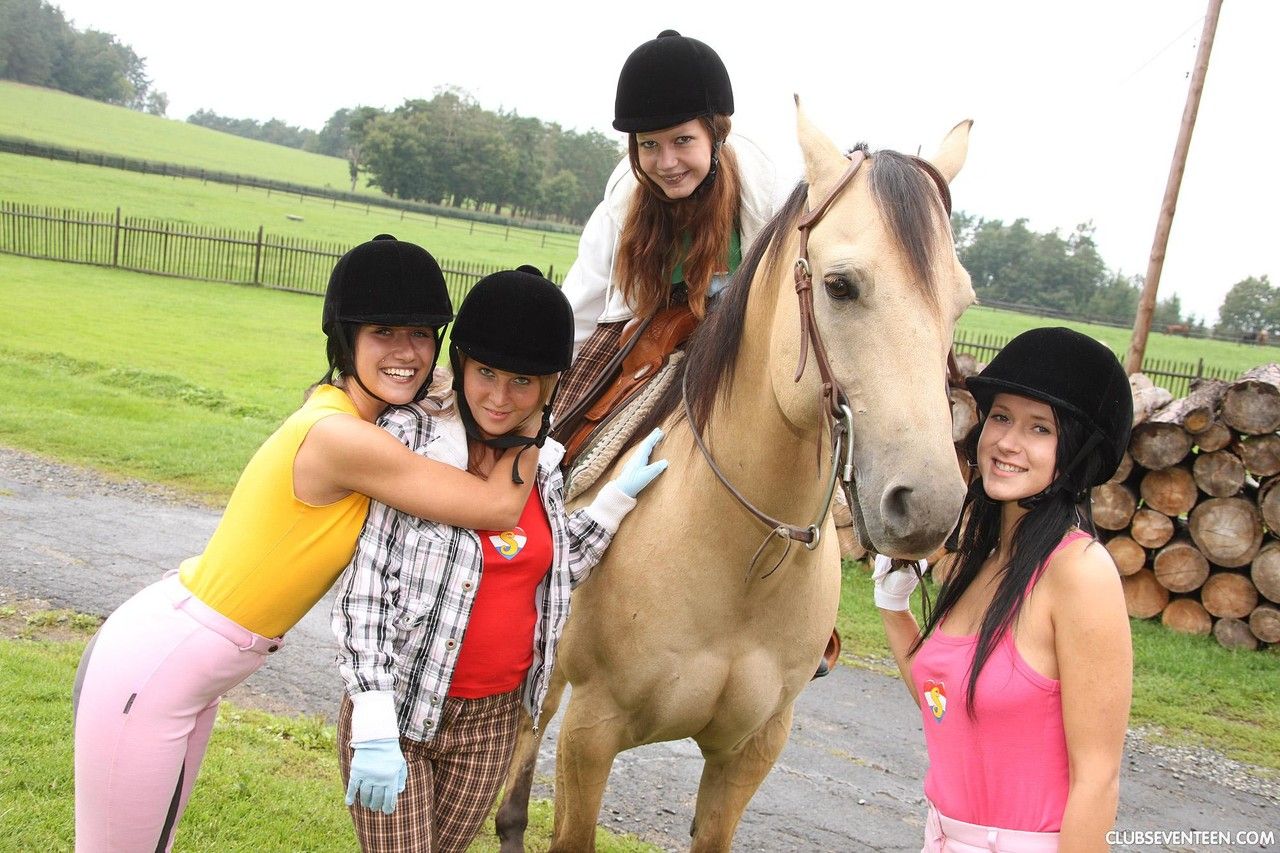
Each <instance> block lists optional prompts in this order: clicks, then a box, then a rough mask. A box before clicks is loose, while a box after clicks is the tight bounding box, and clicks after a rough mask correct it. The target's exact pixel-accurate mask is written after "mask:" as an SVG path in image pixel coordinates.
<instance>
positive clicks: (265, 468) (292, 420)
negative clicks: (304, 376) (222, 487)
mask: <svg viewBox="0 0 1280 853" xmlns="http://www.w3.org/2000/svg"><path fill="white" fill-rule="evenodd" d="M335 414H348V415H355V416H356V417H359V415H358V413H357V412H356V408H355V406H354V405H352V403H351V398H349V397H348V396H347V395H346V394H345V393H343V391H342V390H340V389H338V388H335V387H333V386H332V385H320V386H319V387H317V388H316V389H315V391H314V392H313V393H312V394H311V397H310V398H309V399H308V400H307V402H306V403H304V404H303V406H302V408H301V409H299V410H298V411H296V412H294V413H293V414H292V415H290V416H289V418H288V419H287V420H286V421H285V422H284V423H283V424H281V426H280V428H279V429H277V430H276V431H275V432H274V433H272V434H271V437H270V438H268V439H267V440H266V441H265V442H263V444H262V446H261V447H260V448H258V452H257V453H255V454H254V455H253V458H252V459H251V460H249V464H248V465H247V466H246V467H245V469H244V472H243V473H242V474H241V475H240V480H239V482H237V483H236V487H235V491H233V492H232V493H231V500H230V501H229V502H228V503H227V508H226V510H225V511H224V512H223V514H222V520H221V521H220V522H219V523H218V528H217V529H216V530H215V531H214V532H213V536H212V537H211V538H210V539H209V544H208V545H207V546H205V549H204V553H203V554H201V555H200V556H198V557H192V558H191V559H189V560H184V561H183V563H182V568H181V571H180V576H181V578H182V583H183V585H184V586H186V587H187V589H189V590H191V592H192V593H193V594H194V595H195V596H196V598H198V599H200V600H201V601H203V602H204V603H205V604H207V605H209V606H210V607H212V608H213V609H214V610H216V611H218V612H219V613H221V614H222V615H223V616H226V617H227V618H229V619H232V620H234V621H235V622H236V623H237V624H239V625H242V626H244V627H245V628H248V629H249V630H250V631H253V632H254V633H257V634H261V635H262V636H264V637H278V636H280V635H282V634H284V632H285V631H287V630H289V629H290V628H292V627H293V626H294V625H295V624H296V623H297V621H298V620H299V619H301V618H302V616H303V614H305V613H306V612H307V611H308V610H309V609H310V608H311V605H313V604H315V603H316V602H317V601H319V600H320V597H321V596H323V595H324V594H325V592H326V591H327V590H328V589H329V587H330V586H331V585H332V584H333V582H334V580H335V579H336V578H337V577H338V575H339V574H340V573H341V572H342V570H343V569H345V568H346V567H347V563H349V562H350V561H351V556H352V554H354V553H355V549H356V538H357V537H358V536H359V535H360V528H361V527H362V526H363V525H364V519H365V516H366V515H367V514H368V512H369V498H368V497H367V496H366V495H361V494H357V493H354V492H353V493H352V494H349V495H347V496H346V497H345V498H343V499H341V500H339V501H335V502H334V503H331V504H325V505H323V506H314V505H312V504H307V503H303V502H302V501H300V500H298V499H297V498H296V497H295V496H294V494H293V460H294V457H295V456H296V455H297V453H298V448H299V447H300V446H301V445H302V440H303V439H304V438H306V437H307V433H308V432H309V431H310V429H311V427H312V426H313V425H315V423H316V421H318V420H320V419H321V418H324V417H328V416H329V415H335Z"/></svg>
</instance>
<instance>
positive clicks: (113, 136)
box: [0, 80, 381, 195]
mask: <svg viewBox="0 0 1280 853" xmlns="http://www.w3.org/2000/svg"><path fill="white" fill-rule="evenodd" d="M0 134H3V135H5V136H14V137H18V138H21V139H29V140H32V141H35V142H50V143H53V144H56V145H62V146H65V147H67V148H77V149H80V150H83V151H99V152H106V153H109V154H123V155H125V156H128V157H137V158H139V159H142V160H154V161H158V162H163V163H177V164H180V165H183V166H195V167H197V168H204V169H215V170H219V171H223V172H232V173H236V174H244V175H260V176H262V177H264V178H274V179H276V180H279V181H290V182H293V183H298V184H306V185H307V186H313V187H329V188H331V189H335V190H343V191H347V190H350V189H351V178H350V174H349V172H348V168H347V161H346V160H343V159H341V158H338V157H325V156H323V155H321V154H312V153H310V152H307V151H301V150H298V149H296V148H286V147H285V146H283V145H272V144H271V143H268V142H259V141H258V140H255V139H245V138H243V137H239V136H233V135H232V134H229V133H220V132H218V131H215V130H210V129H208V128H205V127H198V126H197V125H194V124H188V123H187V122H185V121H182V120H179V119H171V118H163V117H161V116H153V115H147V114H145V113H140V112H137V111H135V110H128V109H124V108H123V107H116V106H112V105H111V104H104V103H100V102H98V101H91V100H89V99H88V98H80V97H77V96H75V95H69V94H67V93H66V92H59V91H56V90H54V89H42V88H40V87H39V86H27V85H24V84H22V83H14V82H13V81H11V80H3V81H0ZM360 183H361V184H363V183H364V182H363V181H361V182H360ZM356 191H357V192H367V193H370V194H375V195H380V194H381V192H380V191H379V190H377V189H370V188H367V187H362V186H357V187H356Z"/></svg>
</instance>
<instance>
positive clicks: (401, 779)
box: [347, 738, 409, 814]
mask: <svg viewBox="0 0 1280 853" xmlns="http://www.w3.org/2000/svg"><path fill="white" fill-rule="evenodd" d="M351 748H352V755H351V781H350V782H348V783H347V805H348V806H352V805H355V802H356V798H357V797H358V798H359V799H360V805H362V806H364V807H365V808H367V809H371V810H373V811H380V812H382V813H383V814H391V813H392V812H394V811H395V810H396V797H398V796H399V795H400V793H401V792H402V791H403V790H404V785H405V780H406V779H407V778H408V776H409V766H408V765H407V764H406V763H405V760H404V754H403V753H401V752H400V740H399V738H379V739H378V740H365V741H360V742H359V743H353V744H351Z"/></svg>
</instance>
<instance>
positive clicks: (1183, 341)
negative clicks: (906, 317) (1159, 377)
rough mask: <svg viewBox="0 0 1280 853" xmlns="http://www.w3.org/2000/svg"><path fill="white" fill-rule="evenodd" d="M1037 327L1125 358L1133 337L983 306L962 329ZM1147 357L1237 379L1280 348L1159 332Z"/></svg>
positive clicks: (1279, 356)
mask: <svg viewBox="0 0 1280 853" xmlns="http://www.w3.org/2000/svg"><path fill="white" fill-rule="evenodd" d="M1037 326H1067V327H1068V328H1072V329H1076V330H1077V331H1081V332H1085V333H1086V334H1089V335H1091V336H1093V337H1095V338H1097V339H1098V340H1100V341H1102V342H1103V343H1105V344H1107V345H1108V346H1109V347H1111V349H1112V350H1114V351H1115V352H1117V353H1119V354H1120V356H1121V358H1123V357H1124V353H1125V351H1126V350H1128V348H1129V339H1130V337H1131V335H1130V331H1129V330H1128V329H1117V328H1113V327H1111V326H1099V325H1095V324H1093V323H1080V322H1076V321H1074V320H1054V319H1050V318H1048V317H1035V316H1032V315H1030V314H1015V313H1013V312H1012V311H998V310H996V309H994V308H984V307H982V306H981V305H979V306H975V307H973V308H970V309H969V310H968V311H966V312H965V313H964V316H962V317H961V318H960V327H959V328H960V330H961V331H962V332H966V333H969V334H974V335H980V334H994V335H1002V336H1005V337H1012V336H1014V335H1016V334H1018V333H1019V332H1025V331H1026V330H1027V329H1032V328H1035V327H1037ZM1146 357H1147V359H1148V360H1150V359H1153V358H1156V359H1166V358H1167V359H1175V360H1177V361H1183V362H1190V363H1192V364H1194V363H1195V362H1196V361H1197V360H1198V359H1204V363H1205V366H1206V367H1207V366H1209V365H1213V366H1215V367H1222V368H1225V369H1227V370H1230V371H1232V375H1233V376H1234V375H1239V374H1241V373H1243V372H1244V371H1246V370H1248V369H1249V368H1251V367H1256V366H1257V365H1259V364H1265V363H1266V362H1270V361H1280V349H1276V348H1273V347H1267V346H1256V345H1254V344H1240V343H1233V342H1231V341H1215V340H1205V339H1199V338H1184V337H1181V336H1179V335H1166V334H1164V333H1161V332H1156V333H1153V334H1152V335H1151V337H1150V338H1149V339H1148V341H1147V352H1146ZM1157 384H1159V383H1157Z"/></svg>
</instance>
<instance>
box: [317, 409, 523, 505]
mask: <svg viewBox="0 0 1280 853" xmlns="http://www.w3.org/2000/svg"><path fill="white" fill-rule="evenodd" d="M306 445H311V450H312V452H313V455H312V456H311V458H312V459H315V460H319V463H318V464H320V465H321V466H322V467H323V469H324V472H325V474H326V476H327V477H328V479H329V480H330V482H331V483H332V484H333V485H334V486H336V487H339V488H342V489H346V490H350V491H353V492H359V493H361V494H364V495H368V496H369V497H371V498H373V499H374V500H377V501H381V502H382V503H384V504H387V505H388V506H390V507H394V508H395V509H398V510H400V511H402V512H406V513H408V514H409V515H413V516H417V517H418V518H422V519H427V520H430V521H438V522H442V523H444V524H452V525H455V526H458V527H469V528H473V529H475V528H480V529H490V530H502V529H504V528H506V527H510V526H512V525H515V524H517V523H518V522H519V520H520V513H521V511H522V510H523V509H524V505H525V503H526V502H527V501H528V499H529V492H530V490H531V489H532V488H533V482H534V474H535V472H536V470H537V464H538V449H537V448H533V447H531V448H529V449H528V450H527V451H526V452H525V453H524V454H523V456H521V457H520V475H521V479H522V480H524V483H523V484H522V485H521V484H515V483H513V482H512V481H511V477H510V476H509V475H508V474H507V473H506V472H508V471H510V468H511V459H512V457H513V454H515V453H516V452H517V451H516V450H509V451H507V452H506V454H504V455H503V457H502V458H501V459H499V461H498V464H497V465H496V466H495V467H494V474H493V476H491V477H490V478H489V479H488V480H482V479H480V478H479V477H476V476H474V475H472V474H469V473H467V472H466V471H463V470H460V469H458V468H455V467H454V466H452V465H448V464H445V463H443V462H436V461H435V460H432V459H427V458H426V457H424V456H421V455H419V454H417V453H414V452H413V451H411V450H410V449H409V448H408V447H406V446H405V445H404V444H402V443H401V442H400V441H397V440H396V438H395V437H393V436H392V435H391V434H390V433H388V432H387V431H386V430H384V429H382V428H381V427H378V426H375V425H374V424H371V423H368V422H366V421H362V420H360V419H359V418H356V417H351V416H342V415H335V416H332V417H328V418H324V419H323V420H321V421H319V422H317V423H316V425H315V426H314V427H312V428H311V432H310V433H309V434H308V436H307V438H306V440H305V441H304V446H306Z"/></svg>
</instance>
